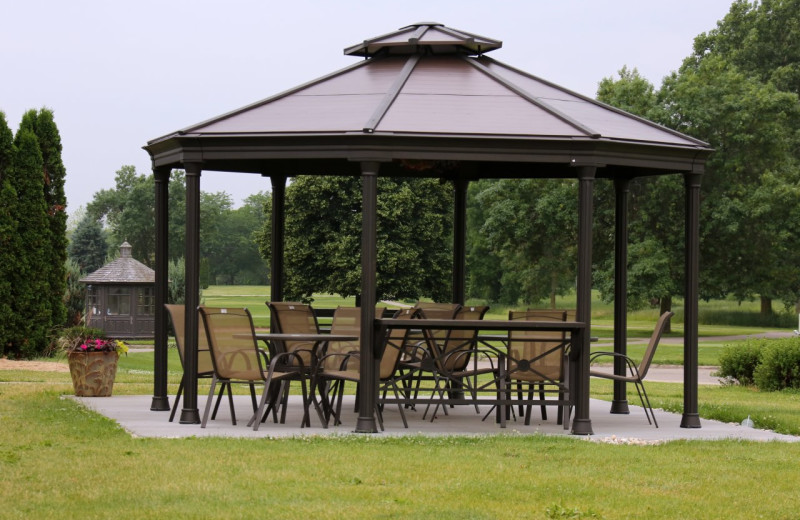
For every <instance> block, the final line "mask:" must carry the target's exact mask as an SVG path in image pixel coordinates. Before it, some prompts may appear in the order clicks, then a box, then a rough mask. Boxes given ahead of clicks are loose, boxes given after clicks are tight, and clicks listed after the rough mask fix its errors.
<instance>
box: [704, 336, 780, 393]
mask: <svg viewBox="0 0 800 520" xmlns="http://www.w3.org/2000/svg"><path fill="white" fill-rule="evenodd" d="M767 342H768V340H764V339H749V340H746V341H743V342H741V343H735V344H733V345H726V346H725V348H724V349H723V350H722V352H720V355H719V371H718V372H717V376H719V377H724V378H727V379H729V380H735V381H737V382H738V383H739V384H741V385H752V384H753V383H754V382H755V379H754V374H755V371H756V367H757V366H758V364H759V363H760V361H761V353H762V351H763V350H764V348H766V345H767Z"/></svg>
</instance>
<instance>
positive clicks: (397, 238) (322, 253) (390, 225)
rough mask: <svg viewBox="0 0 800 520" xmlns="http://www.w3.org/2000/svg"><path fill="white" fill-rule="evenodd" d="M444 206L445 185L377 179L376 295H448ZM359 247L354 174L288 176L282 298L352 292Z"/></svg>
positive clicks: (448, 210)
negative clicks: (291, 178)
mask: <svg viewBox="0 0 800 520" xmlns="http://www.w3.org/2000/svg"><path fill="white" fill-rule="evenodd" d="M452 204H453V196H452V186H451V185H450V184H449V183H444V184H442V183H440V182H439V181H438V180H437V179H400V178H383V177H382V178H379V180H378V207H377V212H378V222H377V226H378V233H377V235H378V257H377V271H378V272H377V282H378V290H377V296H378V297H379V298H382V299H386V298H400V299H403V298H407V299H417V298H420V297H422V296H428V297H431V298H433V299H435V300H437V301H443V300H447V299H449V298H450V297H451V295H450V292H451V291H450V272H451V265H452V234H451V230H452ZM266 217H267V216H266V215H265V219H266ZM269 226H270V221H269V219H266V221H265V224H264V227H263V228H262V233H260V234H259V237H258V242H259V249H260V251H262V252H264V253H267V254H265V255H264V258H265V260H269V253H270V244H269V236H270V231H269ZM360 251H361V179H360V178H358V177H313V176H303V177H297V178H295V179H294V180H293V181H292V183H291V184H290V185H289V186H288V187H287V189H286V245H285V275H286V283H285V291H286V296H287V297H288V298H289V299H302V300H306V301H309V300H310V299H311V295H312V294H314V293H319V292H322V293H330V294H339V295H341V296H353V295H356V296H358V295H359V293H360V292H361V263H360Z"/></svg>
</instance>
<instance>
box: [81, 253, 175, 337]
mask: <svg viewBox="0 0 800 520" xmlns="http://www.w3.org/2000/svg"><path fill="white" fill-rule="evenodd" d="M132 249H133V248H132V247H131V245H130V244H129V243H128V242H123V243H122V245H121V246H119V258H117V259H115V260H114V261H112V262H109V263H107V264H106V265H104V266H103V267H101V268H100V269H98V270H97V271H94V272H93V273H90V274H88V275H86V276H84V277H83V278H81V279H80V282H81V283H84V284H86V325H87V326H89V327H95V328H98V329H102V330H104V331H105V332H106V334H108V335H109V336H113V337H118V338H152V337H153V332H154V321H155V314H156V313H155V297H154V296H155V295H154V293H155V287H154V282H155V273H154V272H153V270H152V269H150V268H149V267H147V266H146V265H144V264H143V263H141V262H139V261H138V260H136V259H135V258H133V256H132V254H131V251H132ZM162 307H163V304H162Z"/></svg>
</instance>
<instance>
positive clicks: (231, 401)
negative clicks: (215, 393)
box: [228, 382, 236, 426]
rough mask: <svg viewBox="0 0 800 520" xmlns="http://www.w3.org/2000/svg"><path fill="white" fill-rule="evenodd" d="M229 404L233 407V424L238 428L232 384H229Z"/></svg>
mask: <svg viewBox="0 0 800 520" xmlns="http://www.w3.org/2000/svg"><path fill="white" fill-rule="evenodd" d="M228 404H230V407H231V422H232V423H233V425H234V426H236V411H235V410H234V409H233V391H232V390H231V384H230V382H228Z"/></svg>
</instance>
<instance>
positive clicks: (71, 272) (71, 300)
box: [64, 259, 86, 327]
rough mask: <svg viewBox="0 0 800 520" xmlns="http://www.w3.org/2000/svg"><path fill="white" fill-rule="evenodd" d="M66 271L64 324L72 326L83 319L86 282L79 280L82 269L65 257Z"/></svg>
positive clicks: (78, 323) (82, 273)
mask: <svg viewBox="0 0 800 520" xmlns="http://www.w3.org/2000/svg"><path fill="white" fill-rule="evenodd" d="M66 272H67V283H66V289H65V291H64V306H65V307H66V309H67V319H66V323H65V325H66V326H67V327H73V326H75V325H80V324H81V321H82V319H83V312H84V309H85V308H86V284H84V283H81V282H80V281H79V280H80V279H81V277H82V276H83V275H84V271H82V270H81V268H80V266H79V265H78V264H77V262H75V261H74V260H72V259H67V265H66Z"/></svg>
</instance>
